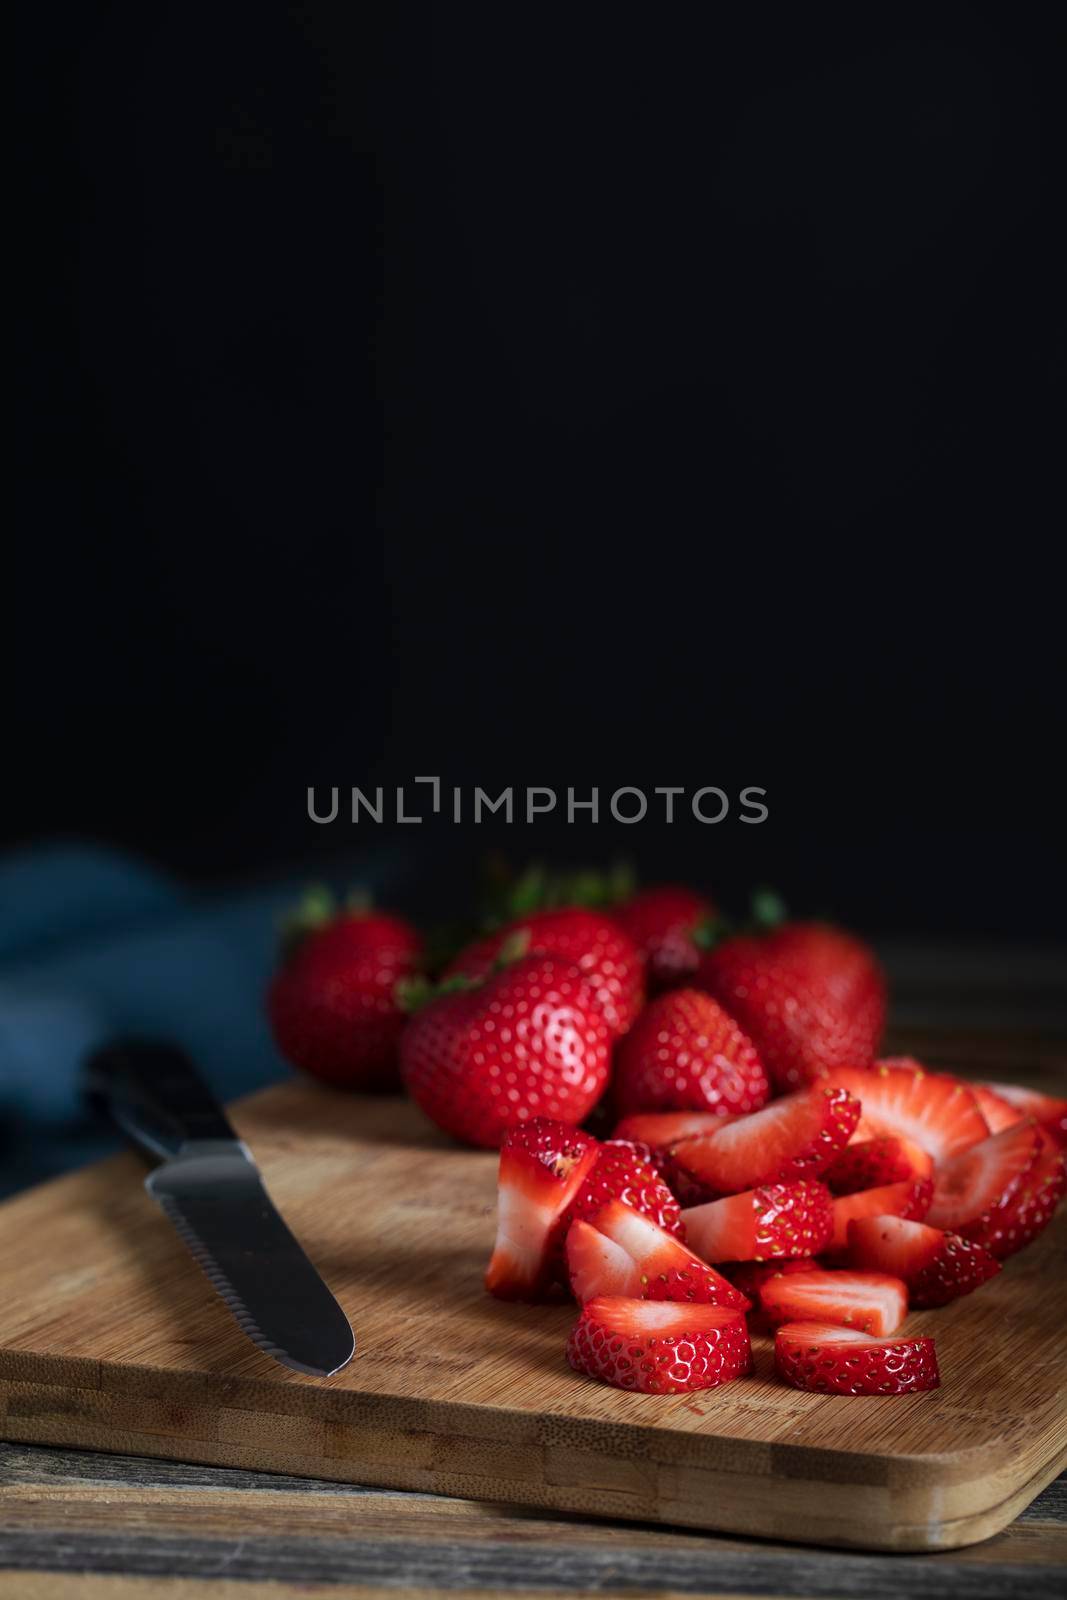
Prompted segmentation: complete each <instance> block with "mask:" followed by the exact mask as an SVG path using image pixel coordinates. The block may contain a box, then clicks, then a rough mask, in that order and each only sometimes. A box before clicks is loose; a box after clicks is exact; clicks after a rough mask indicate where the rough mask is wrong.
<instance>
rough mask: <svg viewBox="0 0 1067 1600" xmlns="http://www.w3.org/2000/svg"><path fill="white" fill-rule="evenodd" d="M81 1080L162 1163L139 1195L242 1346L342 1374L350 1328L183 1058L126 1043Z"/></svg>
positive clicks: (351, 1345) (313, 1372) (100, 1057)
mask: <svg viewBox="0 0 1067 1600" xmlns="http://www.w3.org/2000/svg"><path fill="white" fill-rule="evenodd" d="M87 1077H88V1087H89V1091H90V1094H91V1095H92V1097H93V1099H94V1100H95V1101H96V1102H97V1103H100V1102H103V1104H104V1105H105V1107H106V1108H107V1110H108V1111H109V1112H110V1114H111V1116H112V1117H113V1118H114V1120H115V1121H116V1122H117V1123H118V1124H119V1126H120V1127H122V1129H123V1131H124V1132H125V1133H126V1134H127V1135H128V1136H129V1137H130V1138H132V1139H133V1140H134V1141H135V1143H136V1144H137V1145H138V1146H139V1147H140V1148H141V1150H142V1151H144V1152H145V1153H147V1154H151V1155H153V1156H156V1157H159V1156H163V1157H165V1159H164V1160H163V1162H162V1164H161V1165H159V1166H157V1167H156V1168H155V1169H154V1170H153V1171H152V1172H150V1173H149V1174H148V1176H147V1177H146V1179H145V1188H146V1189H147V1190H148V1192H149V1194H150V1195H152V1197H153V1198H154V1199H155V1200H156V1201H157V1202H158V1204H159V1206H160V1207H161V1209H162V1211H163V1213H164V1215H165V1216H166V1217H167V1219H168V1220H169V1221H170V1222H171V1224H172V1225H173V1227H174V1229H175V1231H176V1232H177V1234H178V1236H179V1238H180V1239H181V1240H182V1241H183V1243H184V1244H185V1245H186V1246H187V1247H188V1249H189V1250H190V1252H191V1253H192V1255H193V1257H194V1259H195V1260H196V1261H197V1263H198V1264H199V1266H200V1267H201V1268H202V1269H203V1271H204V1273H205V1275H206V1277H207V1279H208V1281H209V1282H210V1284H211V1285H212V1287H213V1288H214V1289H215V1290H216V1292H217V1293H218V1294H219V1295H220V1296H221V1298H222V1300H223V1301H224V1302H225V1304H226V1305H227V1306H228V1307H229V1309H230V1311H231V1312H232V1314H233V1316H234V1318H235V1320H236V1322H237V1324H238V1326H239V1327H240V1328H241V1329H242V1331H243V1332H244V1333H245V1334H246V1335H247V1336H248V1338H249V1339H251V1340H252V1341H253V1342H254V1343H255V1344H257V1345H258V1346H259V1348H260V1349H261V1350H263V1351H265V1352H266V1353H267V1355H270V1356H272V1357H273V1358H274V1360H275V1361H280V1362H281V1363H282V1364H283V1365H284V1366H287V1367H291V1368H292V1369H293V1370H294V1371H296V1372H303V1373H306V1374H308V1375H310V1376H312V1377H323V1378H324V1377H330V1376H331V1375H332V1374H333V1373H335V1372H338V1371H340V1369H341V1368H342V1367H343V1366H345V1365H346V1363H347V1362H348V1361H349V1360H350V1359H351V1357H352V1354H353V1351H354V1349H355V1339H354V1337H353V1333H352V1328H351V1325H350V1323H349V1321H348V1318H347V1317H346V1316H345V1314H344V1312H343V1311H342V1309H341V1307H340V1306H339V1305H338V1303H337V1301H336V1300H335V1299H334V1297H333V1295H332V1294H331V1292H330V1290H329V1289H328V1288H327V1286H326V1284H325V1283H324V1282H323V1280H322V1278H321V1276H320V1275H319V1273H318V1271H317V1270H316V1268H315V1267H314V1265H313V1264H312V1262H311V1261H310V1260H309V1258H308V1256H307V1255H306V1254H305V1252H304V1250H303V1248H302V1247H301V1245H300V1244H299V1243H298V1241H297V1240H296V1239H295V1238H294V1236H293V1234H292V1233H291V1232H290V1230H289V1228H288V1227H287V1226H286V1223H285V1222H284V1220H283V1219H282V1217H281V1216H280V1214H279V1212H278V1210H277V1208H276V1207H275V1205H274V1202H273V1201H272V1200H271V1198H270V1196H269V1194H268V1193H267V1190H266V1187H265V1186H264V1183H263V1179H262V1177H261V1175H260V1172H259V1169H258V1167H257V1166H256V1163H255V1161H254V1159H253V1157H252V1154H251V1152H250V1151H249V1150H248V1148H247V1147H246V1146H245V1145H244V1144H243V1143H242V1141H241V1140H240V1139H238V1138H237V1136H236V1134H235V1133H234V1131H233V1129H232V1128H231V1127H230V1124H229V1122H228V1121H227V1119H226V1117H225V1114H224V1113H223V1111H222V1109H221V1107H220V1106H218V1105H217V1103H216V1102H215V1101H214V1099H213V1098H212V1096H211V1094H210V1091H209V1090H208V1089H207V1087H206V1085H205V1084H204V1083H203V1081H202V1080H201V1079H200V1077H199V1075H198V1074H197V1073H196V1072H195V1070H194V1068H193V1067H192V1064H191V1063H190V1062H189V1061H188V1060H187V1058H186V1057H185V1056H184V1055H182V1054H181V1052H180V1051H176V1050H173V1049H172V1048H171V1047H170V1046H167V1045H157V1044H155V1043H149V1042H143V1041H129V1042H126V1043H124V1044H121V1045H114V1046H110V1047H109V1048H108V1049H107V1050H105V1051H101V1052H99V1053H98V1054H97V1055H96V1056H94V1057H93V1059H92V1061H91V1062H90V1063H89V1067H88V1073H87Z"/></svg>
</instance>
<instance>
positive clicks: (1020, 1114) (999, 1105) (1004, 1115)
mask: <svg viewBox="0 0 1067 1600" xmlns="http://www.w3.org/2000/svg"><path fill="white" fill-rule="evenodd" d="M970 1088H971V1093H972V1094H973V1095H974V1098H975V1099H976V1100H977V1101H978V1109H979V1110H980V1111H981V1113H982V1115H983V1117H984V1118H985V1119H986V1123H987V1125H988V1127H989V1131H990V1133H1001V1132H1002V1131H1003V1130H1004V1129H1005V1128H1013V1127H1014V1126H1015V1124H1016V1123H1017V1122H1022V1121H1023V1119H1024V1118H1025V1116H1026V1113H1025V1111H1020V1110H1019V1109H1018V1108H1017V1107H1016V1106H1013V1105H1012V1104H1011V1103H1010V1102H1009V1101H1007V1100H1005V1099H1004V1097H1003V1096H1002V1095H999V1094H998V1093H997V1091H996V1090H995V1089H994V1088H993V1087H992V1086H991V1085H990V1084H988V1083H972V1084H971V1086H970Z"/></svg>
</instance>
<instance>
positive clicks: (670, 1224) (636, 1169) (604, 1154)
mask: <svg viewBox="0 0 1067 1600" xmlns="http://www.w3.org/2000/svg"><path fill="white" fill-rule="evenodd" d="M651 1154H652V1153H651V1151H650V1150H649V1149H648V1147H647V1146H644V1147H640V1146H638V1145H636V1144H631V1143H630V1142H629V1141H628V1140H624V1139H610V1140H608V1141H607V1142H606V1143H605V1144H602V1145H601V1147H600V1154H599V1155H598V1157H597V1162H596V1166H595V1167H594V1168H593V1170H592V1172H590V1174H589V1176H588V1178H586V1180H585V1182H584V1183H583V1185H582V1187H581V1190H580V1191H579V1193H578V1194H577V1195H576V1197H575V1199H574V1200H573V1201H572V1202H571V1205H570V1207H569V1209H568V1211H567V1217H566V1221H567V1222H571V1221H573V1220H574V1219H575V1218H578V1217H580V1218H583V1219H584V1220H585V1221H587V1222H588V1221H589V1220H590V1219H591V1218H592V1217H594V1216H595V1215H596V1213H597V1212H598V1211H600V1210H602V1209H603V1207H604V1206H606V1205H608V1204H609V1202H610V1201H612V1200H621V1201H622V1203H623V1204H624V1205H627V1206H630V1207H631V1209H632V1210H634V1211H639V1212H640V1213H641V1214H642V1216H646V1217H651V1218H652V1221H653V1222H655V1223H656V1224H657V1225H658V1226H659V1227H661V1228H665V1229H666V1230H667V1232H668V1233H674V1234H683V1233H684V1229H683V1228H682V1210H681V1207H680V1206H679V1204H678V1202H677V1200H676V1199H675V1198H674V1196H673V1194H672V1193H671V1191H670V1190H669V1189H668V1187H667V1185H666V1184H665V1183H664V1181H663V1179H662V1178H661V1177H660V1175H659V1173H658V1172H657V1171H656V1168H655V1167H654V1166H653V1165H652V1162H651V1159H650V1158H651Z"/></svg>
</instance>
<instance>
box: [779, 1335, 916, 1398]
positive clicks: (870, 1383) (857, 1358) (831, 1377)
mask: <svg viewBox="0 0 1067 1600" xmlns="http://www.w3.org/2000/svg"><path fill="white" fill-rule="evenodd" d="M774 1366H775V1371H776V1372H777V1373H778V1376H779V1377H780V1378H781V1379H782V1381H783V1383H788V1384H790V1385H791V1386H792V1387H793V1388H794V1389H810V1390H812V1391H814V1392H815V1393H816V1394H913V1393H914V1392H915V1391H916V1390H917V1389H936V1388H937V1387H938V1386H939V1384H940V1382H941V1379H940V1377H939V1376H938V1371H937V1352H936V1351H935V1349H934V1341H933V1340H932V1339H871V1338H869V1337H868V1336H867V1335H866V1334H864V1333H854V1332H853V1331H852V1329H851V1328H837V1327H834V1326H833V1324H829V1323H819V1322H787V1323H786V1324H785V1325H784V1327H781V1328H779V1329H778V1332H777V1334H776V1335H775V1340H774Z"/></svg>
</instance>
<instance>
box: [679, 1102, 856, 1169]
mask: <svg viewBox="0 0 1067 1600" xmlns="http://www.w3.org/2000/svg"><path fill="white" fill-rule="evenodd" d="M859 1114H860V1106H859V1101H858V1100H854V1099H853V1098H852V1096H851V1095H849V1094H846V1093H845V1091H844V1090H843V1089H838V1088H835V1087H826V1086H825V1085H823V1084H821V1083H819V1084H812V1086H811V1088H809V1089H799V1090H798V1091H797V1092H796V1094H790V1095H786V1096H785V1098H784V1099H783V1100H775V1101H774V1103H773V1104H772V1105H769V1106H766V1107H765V1108H764V1109H763V1110H762V1111H757V1112H755V1113H754V1114H753V1115H752V1116H750V1117H738V1118H736V1119H735V1120H731V1121H730V1122H728V1123H727V1124H726V1125H725V1126H724V1127H721V1128H716V1129H715V1130H714V1131H713V1132H712V1133H705V1134H701V1135H700V1137H699V1138H695V1139H686V1140H684V1141H683V1142H682V1143H681V1144H679V1145H676V1146H675V1147H674V1149H673V1150H672V1152H671V1154H672V1155H673V1157H674V1160H675V1162H676V1163H677V1164H678V1166H679V1167H681V1168H682V1170H683V1171H684V1172H687V1173H688V1174H689V1176H690V1177H692V1178H695V1179H696V1180H697V1182H698V1183H701V1184H703V1185H704V1186H705V1187H706V1188H707V1189H710V1190H713V1191H714V1192H715V1193H717V1194H736V1193H737V1192H738V1191H739V1190H741V1189H754V1188H756V1187H757V1185H759V1184H761V1183H791V1182H793V1181H794V1180H795V1179H797V1178H817V1177H818V1176H819V1174H820V1172H823V1171H824V1170H825V1168H826V1167H828V1166H829V1165H830V1163H831V1161H832V1160H833V1159H834V1156H835V1154H836V1153H837V1151H838V1150H840V1149H842V1148H843V1146H844V1145H845V1144H846V1143H847V1142H848V1137H849V1135H850V1134H851V1132H852V1130H853V1128H854V1127H855V1126H856V1122H857V1119H858V1117H859Z"/></svg>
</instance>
